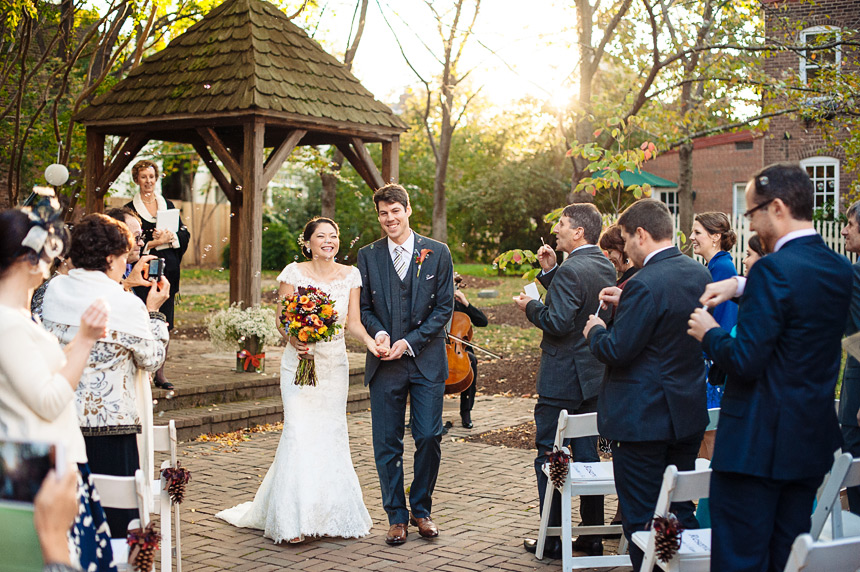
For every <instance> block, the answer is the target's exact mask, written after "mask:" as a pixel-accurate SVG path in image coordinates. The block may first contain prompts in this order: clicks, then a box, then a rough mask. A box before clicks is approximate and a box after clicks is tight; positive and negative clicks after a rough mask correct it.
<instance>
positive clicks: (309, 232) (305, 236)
mask: <svg viewBox="0 0 860 572" xmlns="http://www.w3.org/2000/svg"><path fill="white" fill-rule="evenodd" d="M321 224H330V225H332V227H334V231H335V232H336V233H337V234H338V236H340V227H338V226H337V223H336V222H334V221H333V220H331V219H330V218H326V217H324V216H315V217H314V218H312V219H311V220H309V221H308V222H307V224H306V225H305V230H304V231H303V232H302V240H301V243H300V246H301V247H302V254H304V255H305V258H307V259H308V260H310V259H311V258H313V253H312V252H311V249H310V248H308V244H310V242H311V236H313V234H314V232H315V231H316V229H317V227H318V226H319V225H321Z"/></svg>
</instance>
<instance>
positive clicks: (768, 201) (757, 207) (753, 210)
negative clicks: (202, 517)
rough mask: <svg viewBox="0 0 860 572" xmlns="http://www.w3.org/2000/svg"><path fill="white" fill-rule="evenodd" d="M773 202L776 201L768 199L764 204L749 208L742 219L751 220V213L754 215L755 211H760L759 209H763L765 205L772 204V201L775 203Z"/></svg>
mask: <svg viewBox="0 0 860 572" xmlns="http://www.w3.org/2000/svg"><path fill="white" fill-rule="evenodd" d="M775 200H776V199H768V200H766V201H765V202H763V203H760V204H757V205H756V206H754V207H753V208H751V209H750V210H748V211H747V212H745V213H744V217H746V218H747V219H751V218H752V215H753V213H755V212H756V211H757V210H760V209H763V208H765V207H766V206H767V205H769V204H770V203H772V202H773V201H775Z"/></svg>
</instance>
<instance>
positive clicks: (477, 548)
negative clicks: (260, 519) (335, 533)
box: [156, 396, 630, 572]
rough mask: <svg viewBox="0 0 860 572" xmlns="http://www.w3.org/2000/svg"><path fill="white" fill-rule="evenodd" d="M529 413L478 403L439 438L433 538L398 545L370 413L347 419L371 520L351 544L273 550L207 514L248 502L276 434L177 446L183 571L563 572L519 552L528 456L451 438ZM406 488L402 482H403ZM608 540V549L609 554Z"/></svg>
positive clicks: (530, 513) (528, 523)
mask: <svg viewBox="0 0 860 572" xmlns="http://www.w3.org/2000/svg"><path fill="white" fill-rule="evenodd" d="M457 404H458V402H457V401H456V400H446V402H445V406H446V412H445V418H446V419H457V417H458V416H457V415H456V407H457ZM533 406H534V400H531V399H520V398H505V397H488V396H484V397H479V398H478V403H477V404H476V406H475V411H474V413H473V419H474V421H475V425H476V429H473V430H472V431H468V430H465V429H462V428H460V427H459V424H458V423H457V424H456V427H455V428H454V429H452V431H451V434H449V435H448V436H446V437H444V438H443V443H442V466H441V469H440V471H439V480H438V483H437V485H436V492H435V494H434V498H433V500H434V513H433V516H434V520H435V521H436V523H437V524H438V525H439V528H440V530H441V535H440V537H439V538H438V539H437V540H435V541H427V540H424V539H422V538H421V537H419V536H418V534H417V530H415V529H414V528H413V529H412V530H411V531H410V535H409V540H408V542H407V543H406V544H405V545H403V546H400V547H389V546H387V545H386V544H385V543H384V537H385V533H386V532H387V530H388V525H387V519H386V517H385V513H384V511H383V510H382V502H381V497H380V491H379V482H378V479H377V476H376V467H375V465H374V462H373V451H372V446H371V437H370V431H371V427H370V412H367V411H363V412H359V413H354V414H351V415H350V416H349V431H350V445H351V448H352V457H353V462H354V463H355V467H356V471H357V473H358V477H359V480H360V482H361V485H362V489H363V490H364V501H365V503H366V505H367V508H368V510H369V511H370V514H371V517H372V518H373V521H374V527H373V529H372V530H371V533H370V535H369V536H367V537H365V538H362V539H358V540H345V539H329V538H326V539H318V540H312V541H308V542H306V543H304V544H301V545H287V544H284V545H275V544H273V543H272V542H271V541H270V540H268V539H265V538H263V535H262V532H261V531H257V530H250V529H239V528H234V527H232V526H231V525H229V524H227V523H225V522H223V521H221V520H219V519H216V518H215V517H214V516H213V515H214V514H215V513H216V512H218V511H220V510H222V509H224V508H227V507H230V506H233V505H235V504H238V503H240V502H245V501H249V500H252V499H253V496H254V493H255V492H256V490H257V487H258V486H259V484H260V482H261V481H262V477H263V475H264V474H265V471H266V470H267V469H268V467H269V464H270V463H271V461H272V459H273V458H274V454H275V448H276V447H277V443H278V439H279V438H280V432H273V433H265V434H259V433H255V434H252V435H251V440H250V441H246V442H243V443H241V444H240V445H239V446H238V448H237V449H236V450H227V448H226V447H224V446H221V445H217V444H213V443H196V442H191V443H183V444H181V445H180V454H181V456H182V461H183V466H186V467H188V468H189V469H190V470H191V471H192V473H193V480H192V481H191V483H190V484H189V486H188V496H187V499H186V501H185V502H184V503H183V505H182V521H183V522H182V527H183V528H182V537H183V540H182V556H183V558H182V564H183V570H185V571H187V572H193V571H197V570H233V571H237V572H239V571H245V570H248V571H254V572H268V571H274V570H283V569H292V570H309V571H324V570H343V571H357V570H408V571H414V572H420V571H425V570H427V571H429V570H444V571H449V572H468V571H481V570H510V571H527V570H546V571H550V570H551V571H556V570H560V569H561V562H560V561H556V560H544V561H543V562H540V561H538V560H536V559H535V558H534V556H533V555H531V554H527V553H526V552H525V551H524V550H523V548H522V539H523V537H526V536H532V537H533V536H534V535H535V534H536V530H537V527H538V522H539V514H538V510H537V493H536V488H535V481H534V471H533V468H532V467H533V465H532V463H533V458H534V456H533V455H534V453H533V452H532V451H526V450H520V449H507V448H502V447H494V446H488V445H483V444H479V443H465V442H462V441H458V440H457V437H458V436H462V435H464V434H467V433H470V432H475V431H478V430H481V431H485V430H487V429H490V428H499V427H506V426H511V425H516V424H518V423H521V422H523V421H525V420H528V419H530V418H531V415H532V408H533ZM413 450H414V449H413V447H412V443H411V441H410V440H409V439H408V435H407V441H406V457H405V458H406V459H407V460H406V462H405V465H406V469H407V472H409V471H411V455H412V452H413ZM159 462H160V460H159ZM410 480H411V475H410V474H407V477H406V482H407V483H408V482H409V481H410ZM333 494H336V491H333ZM614 511H615V499H614V497H607V507H606V513H607V517H611V515H612V514H614ZM609 542H610V541H608V542H607V547H610V546H612V547H614V542H613V543H612V544H610V543H609ZM156 561H157V559H156ZM604 570H606V569H604ZM613 570H614V571H616V572H622V571H624V572H626V571H628V570H630V569H629V568H615V569H613Z"/></svg>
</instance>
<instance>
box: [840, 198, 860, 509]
mask: <svg viewBox="0 0 860 572" xmlns="http://www.w3.org/2000/svg"><path fill="white" fill-rule="evenodd" d="M845 214H846V216H847V217H848V222H847V223H846V224H845V228H843V229H842V237H843V238H844V239H845V250H847V251H848V252H853V253H854V254H860V203H854V204H853V205H851V206H850V207H849V208H848V212H847V213H845ZM851 270H853V272H854V288H852V290H851V310H850V312H849V314H848V324H846V326H845V335H846V336H850V335H852V334H856V333H857V332H858V331H860V261H858V262H856V263H854V265H853V266H852V267H851ZM839 424H840V425H841V426H842V439H843V440H844V441H845V444H844V445H843V446H842V450H843V451H845V452H847V453H851V454H852V455H854V458H855V459H858V458H860V426H858V425H860V363H858V361H857V359H856V358H854V357H853V356H850V355H849V356H848V357H847V358H846V360H845V373H843V374H842V394H841V396H840V397H839ZM848 508H850V509H851V512H853V513H854V514H860V487H851V488H850V489H848Z"/></svg>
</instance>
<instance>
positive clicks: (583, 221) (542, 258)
mask: <svg viewBox="0 0 860 572" xmlns="http://www.w3.org/2000/svg"><path fill="white" fill-rule="evenodd" d="M602 225H603V221H602V219H601V216H600V212H598V210H597V209H596V208H595V207H594V205H592V204H588V203H581V204H573V205H568V206H567V207H565V209H564V211H563V212H562V215H561V217H560V219H559V221H558V223H557V224H556V226H555V228H554V229H553V232H555V234H556V237H557V247H558V250H560V251H562V252H567V253H569V256H568V257H567V259H566V260H565V261H564V262H563V263H562V264H561V265H560V266H556V256H555V252H554V251H553V250H552V248H550V247H548V246H542V247H541V248H540V250H539V251H538V260H539V262H540V264H541V267H542V268H543V270H544V271H543V272H542V273H541V275H540V276H538V280H540V282H541V284H543V286H544V287H545V288H546V289H547V294H546V303H545V304H542V303H541V302H540V300H532V299H531V298H528V297H527V296H525V295H524V294H521V295H520V296H519V297H518V298H517V300H516V302H517V306H519V308H520V309H521V310H523V311H525V313H526V317H527V318H528V319H529V321H530V322H531V323H533V324H534V325H535V326H537V327H538V328H540V330H541V331H543V339H542V340H541V344H540V347H541V360H540V370H539V372H538V380H537V392H538V395H539V397H538V401H537V404H536V405H535V411H534V415H535V425H536V426H537V435H536V438H535V444H536V446H537V458H535V474H536V475H537V483H538V494H539V496H540V502H541V511H543V502H544V492H545V491H546V484H547V478H546V475H544V472H543V470H542V467H543V464H544V462H545V461H546V456H547V454H548V453H551V452H552V447H553V442H554V440H555V433H556V427H557V426H558V415H559V412H560V411H561V410H562V409H566V410H567V412H568V413H570V414H574V413H591V412H593V411H597V394H598V392H599V389H600V380H601V379H602V378H603V373H604V370H605V367H604V365H603V364H602V363H600V362H599V361H598V360H597V358H595V357H594V356H593V355H592V354H591V352H590V351H589V349H588V343H587V342H586V341H585V338H584V337H583V336H582V333H581V332H582V328H583V327H585V323H586V322H587V321H588V316H589V314H595V313H597V310H598V308H597V306H598V303H599V301H598V296H599V294H600V291H601V290H602V289H603V288H606V287H608V286H614V285H615V269H614V268H613V266H612V263H611V262H609V259H608V258H606V256H604V254H603V252H601V250H600V248H599V247H598V246H596V245H597V241H598V239H599V238H600V230H601V227H602ZM570 448H571V452H572V455H573V459H574V460H575V461H579V462H597V461H600V457H599V456H598V455H597V437H585V438H580V439H574V440H573V442H572V443H570ZM580 516H581V517H582V523H583V524H586V525H596V524H603V497H602V496H588V497H583V498H582V500H581V504H580ZM560 523H561V499H560V496H559V495H555V496H554V502H553V504H552V507H551V512H550V522H549V525H550V526H559V525H560ZM524 546H525V548H526V550H528V551H529V552H534V551H535V547H536V543H535V541H534V540H533V539H529V538H527V539H525V542H524ZM574 548H575V549H576V550H579V551H582V552H586V553H587V554H589V555H595V556H596V555H600V554H603V544H602V542H601V538H600V537H599V536H580V537H579V538H577V539H576V543H575V544H574ZM544 553H545V554H546V555H547V556H549V557H550V558H561V543H560V541H559V539H558V537H551V538H548V539H547V543H546V546H545V549H544Z"/></svg>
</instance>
